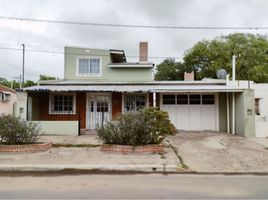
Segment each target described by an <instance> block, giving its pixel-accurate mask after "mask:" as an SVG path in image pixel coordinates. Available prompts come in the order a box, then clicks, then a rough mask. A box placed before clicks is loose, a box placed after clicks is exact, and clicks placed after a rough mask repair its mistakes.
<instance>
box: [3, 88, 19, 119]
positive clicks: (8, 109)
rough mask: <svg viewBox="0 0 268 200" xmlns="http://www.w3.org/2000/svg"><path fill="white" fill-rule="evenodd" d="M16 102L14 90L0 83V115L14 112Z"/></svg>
mask: <svg viewBox="0 0 268 200" xmlns="http://www.w3.org/2000/svg"><path fill="white" fill-rule="evenodd" d="M15 104H16V91H15V90H12V89H10V88H8V87H6V86H3V85H0V115H1V114H9V115H13V114H14V109H15Z"/></svg>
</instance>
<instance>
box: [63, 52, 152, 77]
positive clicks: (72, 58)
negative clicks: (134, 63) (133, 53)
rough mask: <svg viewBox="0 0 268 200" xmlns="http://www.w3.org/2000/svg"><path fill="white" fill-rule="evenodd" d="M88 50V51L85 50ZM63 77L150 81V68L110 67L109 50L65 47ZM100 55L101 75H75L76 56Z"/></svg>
mask: <svg viewBox="0 0 268 200" xmlns="http://www.w3.org/2000/svg"><path fill="white" fill-rule="evenodd" d="M87 50H89V51H87ZM65 53H66V54H65V58H64V65H65V68H64V78H65V79H83V80H92V81H134V82H135V81H152V80H153V76H152V68H110V67H108V64H110V63H111V58H110V52H109V50H98V49H86V48H74V47H65ZM91 56H92V57H100V58H101V65H102V76H95V77H91V76H77V75H76V65H77V57H91Z"/></svg>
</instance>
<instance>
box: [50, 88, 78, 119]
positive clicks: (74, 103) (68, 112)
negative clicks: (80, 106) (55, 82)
mask: <svg viewBox="0 0 268 200" xmlns="http://www.w3.org/2000/svg"><path fill="white" fill-rule="evenodd" d="M60 95H62V96H68V95H70V96H72V97H73V111H54V96H60ZM48 110H49V114H50V115H75V114H76V94H75V93H62V92H61V93H49V107H48Z"/></svg>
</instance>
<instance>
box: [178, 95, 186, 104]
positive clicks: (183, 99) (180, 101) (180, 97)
mask: <svg viewBox="0 0 268 200" xmlns="http://www.w3.org/2000/svg"><path fill="white" fill-rule="evenodd" d="M177 104H188V95H187V94H180V95H177Z"/></svg>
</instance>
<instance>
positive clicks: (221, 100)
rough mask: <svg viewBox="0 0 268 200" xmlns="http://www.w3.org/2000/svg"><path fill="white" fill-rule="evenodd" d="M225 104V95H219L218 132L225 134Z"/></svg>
mask: <svg viewBox="0 0 268 200" xmlns="http://www.w3.org/2000/svg"><path fill="white" fill-rule="evenodd" d="M226 119H227V104H226V93H221V92H220V93H219V129H220V132H227V120H226Z"/></svg>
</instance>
